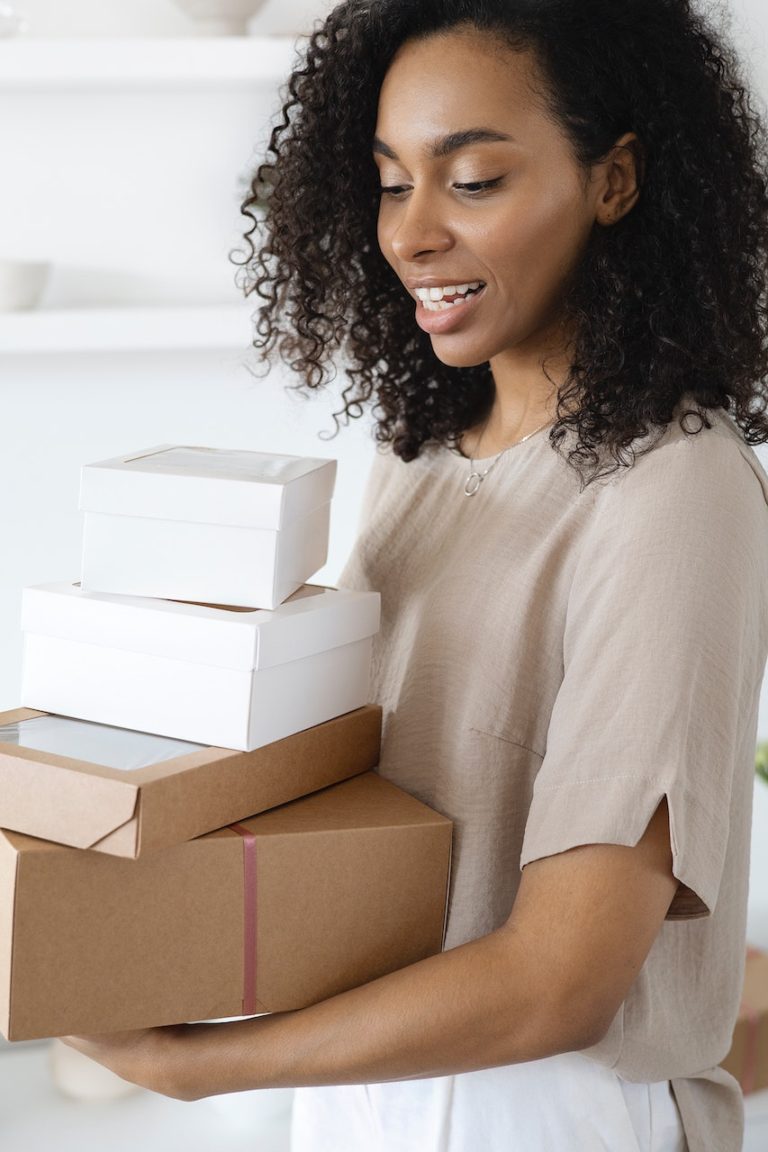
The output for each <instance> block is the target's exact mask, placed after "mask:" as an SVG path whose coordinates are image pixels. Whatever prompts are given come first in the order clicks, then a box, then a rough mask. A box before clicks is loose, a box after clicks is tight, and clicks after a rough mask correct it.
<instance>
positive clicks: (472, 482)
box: [464, 472, 485, 496]
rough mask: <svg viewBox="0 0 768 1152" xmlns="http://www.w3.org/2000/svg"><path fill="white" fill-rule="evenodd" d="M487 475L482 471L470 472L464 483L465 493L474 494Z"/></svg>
mask: <svg viewBox="0 0 768 1152" xmlns="http://www.w3.org/2000/svg"><path fill="white" fill-rule="evenodd" d="M484 479H485V477H484V476H483V475H482V474H481V473H480V472H470V474H469V476H468V477H467V482H466V484H465V485H464V495H465V496H474V494H475V492H477V490H478V488H479V487H480V485H481V484H482V482H483V480H484Z"/></svg>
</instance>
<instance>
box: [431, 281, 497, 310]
mask: <svg viewBox="0 0 768 1152" xmlns="http://www.w3.org/2000/svg"><path fill="white" fill-rule="evenodd" d="M482 283H483V281H482V280H472V281H471V282H470V283H469V284H445V285H444V286H443V287H442V288H416V289H415V292H416V296H417V297H418V299H419V300H421V302H422V304H424V305H426V304H428V303H429V302H430V301H432V302H434V303H441V302H443V298H444V297H445V296H456V295H460V296H466V294H467V292H469V290H470V289H475V288H479V287H480V285H481V284H482ZM445 303H447V304H448V306H449V307H450V306H452V305H451V303H450V301H446V302H445Z"/></svg>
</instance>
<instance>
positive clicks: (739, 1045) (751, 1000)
mask: <svg viewBox="0 0 768 1152" xmlns="http://www.w3.org/2000/svg"><path fill="white" fill-rule="evenodd" d="M720 1063H721V1067H723V1068H725V1070H726V1072H730V1073H731V1075H732V1076H735V1077H736V1079H737V1080H738V1082H739V1084H741V1088H742V1091H743V1093H744V1095H745V1096H747V1095H749V1093H750V1092H757V1091H758V1090H759V1089H761V1088H768V952H763V951H761V950H760V949H759V948H747V959H746V966H745V969H744V990H743V992H742V997H741V1006H740V1008H739V1015H738V1019H737V1021H736V1026H735V1028H734V1030H733V1042H732V1044H731V1048H730V1051H729V1053H728V1055H727V1056H726V1058H725V1060H721V1062H720Z"/></svg>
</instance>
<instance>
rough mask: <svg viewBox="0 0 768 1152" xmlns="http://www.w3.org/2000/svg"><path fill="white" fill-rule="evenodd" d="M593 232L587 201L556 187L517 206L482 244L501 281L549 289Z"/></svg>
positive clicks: (567, 268) (569, 266)
mask: <svg viewBox="0 0 768 1152" xmlns="http://www.w3.org/2000/svg"><path fill="white" fill-rule="evenodd" d="M588 231H589V226H588V222H587V220H586V217H585V213H584V207H583V203H582V202H581V201H578V200H576V199H575V198H574V196H573V195H572V194H571V195H565V194H564V193H562V192H558V190H556V189H554V190H552V191H551V192H550V193H548V194H547V195H545V196H543V197H542V196H538V197H536V198H535V199H533V200H531V201H530V202H529V203H526V204H520V203H519V202H518V203H517V204H516V205H515V206H514V209H513V210H511V211H510V212H509V213H506V214H505V216H504V218H503V219H500V220H499V221H498V224H497V226H496V227H494V228H493V229H492V230H490V229H489V230H488V231H487V233H486V235H485V236H484V237H483V239H482V243H483V245H484V247H485V248H486V250H487V252H488V258H489V261H490V263H491V265H492V266H493V264H496V265H497V266H498V267H499V270H500V277H501V279H502V280H503V279H508V280H509V281H510V282H511V286H512V288H514V287H515V286H516V285H517V286H518V287H520V288H521V289H523V290H524V289H525V286H526V284H527V285H528V286H529V287H531V286H534V285H535V286H539V287H540V288H543V289H546V288H547V287H549V286H550V284H551V282H552V281H553V280H557V279H558V278H561V277H562V276H564V275H565V274H566V273H567V272H568V270H569V269H570V268H571V267H572V265H573V263H574V261H575V260H576V259H577V258H578V255H579V253H580V252H581V250H582V246H583V244H584V242H585V239H586V236H587V234H588Z"/></svg>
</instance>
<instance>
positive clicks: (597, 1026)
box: [64, 803, 677, 1100]
mask: <svg viewBox="0 0 768 1152" xmlns="http://www.w3.org/2000/svg"><path fill="white" fill-rule="evenodd" d="M676 887H677V881H676V880H675V878H674V876H673V875H672V872H671V853H670V844H669V828H668V816H667V808H666V803H662V804H660V805H659V807H658V809H657V811H656V814H655V815H654V816H653V818H652V819H651V821H650V823H649V825H648V828H647V830H646V832H645V834H644V835H643V837H642V839H641V840H640V842H639V843H638V844H637V845H635V846H634V847H626V846H622V845H614V844H590V845H585V846H581V847H579V848H574V849H571V850H570V851H567V852H562V853H558V854H557V855H555V856H552V857H547V858H545V859H542V860H536V861H533V862H532V863H530V864H528V865H527V866H526V867H525V868H524V869H523V874H522V878H521V883H520V888H519V890H518V896H517V899H516V901H515V907H514V909H513V912H512V915H511V916H510V919H509V920H508V921H507V923H506V924H505V925H504V926H503V927H502V928H500V929H498V930H497V931H495V932H492V933H490V934H489V935H487V936H483V937H481V938H480V939H478V940H473V941H470V942H469V943H467V944H462V945H460V946H459V947H457V948H452V949H450V950H449V951H447V952H442V953H440V954H439V955H437V956H431V957H429V958H428V959H426V960H421V961H419V963H417V964H411V965H409V966H408V967H407V968H403V969H401V970H400V971H398V972H393V973H390V974H389V975H387V976H382V977H381V978H379V979H378V980H374V981H371V982H370V983H369V984H364V985H362V986H361V987H359V988H354V989H351V990H350V991H348V992H343V993H341V994H340V995H338V996H333V997H331V998H330V999H328V1000H324V1001H322V1002H320V1003H319V1004H315V1005H312V1006H311V1007H309V1008H303V1009H300V1010H298V1011H295V1012H282V1013H278V1014H275V1015H272V1016H260V1017H258V1018H256V1019H251V1020H241V1021H232V1022H227V1023H222V1024H190V1025H183V1026H181V1027H177V1028H153V1029H148V1030H146V1031H140V1032H128V1033H119V1034H117V1035H114V1036H113V1035H105V1036H95V1037H89V1038H79V1037H66V1038H64V1039H65V1042H69V1043H71V1044H72V1046H73V1047H76V1048H79V1049H80V1050H81V1051H82V1052H85V1053H86V1054H87V1055H89V1056H91V1057H93V1058H94V1059H96V1060H99V1061H100V1062H101V1063H103V1064H105V1065H106V1066H107V1067H110V1068H112V1070H113V1071H115V1072H116V1073H117V1074H118V1075H120V1076H123V1077H124V1078H125V1079H127V1080H132V1081H134V1082H135V1083H139V1084H142V1085H144V1086H145V1087H148V1088H152V1089H153V1090H155V1091H159V1092H162V1093H164V1094H166V1095H169V1096H174V1097H176V1098H178V1099H183V1100H195V1099H199V1098H201V1097H203V1096H212V1095H216V1094H218V1093H223V1092H240V1091H246V1090H249V1089H253V1088H283V1087H294V1086H295V1087H298V1086H302V1085H323V1084H358V1083H368V1082H380V1081H386V1080H408V1079H419V1078H423V1077H429V1076H441V1075H448V1074H452V1073H458V1072H469V1071H473V1070H476V1069H480V1068H489V1067H493V1066H497V1065H503V1064H515V1063H519V1062H521V1061H529V1060H538V1059H541V1058H542V1057H545V1056H552V1055H555V1054H557V1053H560V1052H566V1051H573V1050H578V1049H580V1048H586V1047H589V1046H590V1045H591V1044H593V1043H596V1042H597V1040H598V1039H599V1038H600V1037H601V1036H602V1035H603V1034H604V1033H605V1031H606V1030H607V1028H608V1025H609V1023H610V1021H611V1019H612V1018H613V1016H614V1015H615V1013H616V1011H617V1009H618V1007H619V1006H620V1004H621V1001H622V1000H623V998H624V996H625V995H626V992H627V991H628V990H629V987H630V985H631V983H632V981H633V980H634V979H635V977H636V975H637V973H638V971H639V970H640V967H641V966H642V964H643V961H644V960H645V957H646V955H647V953H648V951H649V949H650V947H651V944H652V943H653V940H654V939H655V937H656V935H657V933H658V931H659V929H660V927H661V924H662V921H663V919H664V916H665V913H666V910H667V908H668V907H669V904H670V902H671V899H672V896H673V895H674V892H675V889H676Z"/></svg>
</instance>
